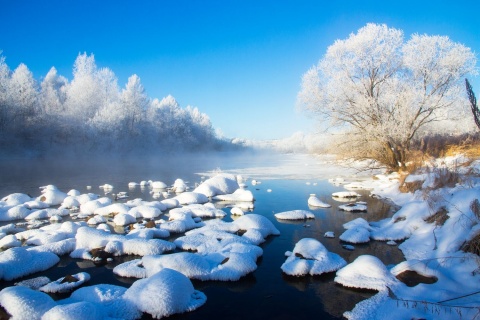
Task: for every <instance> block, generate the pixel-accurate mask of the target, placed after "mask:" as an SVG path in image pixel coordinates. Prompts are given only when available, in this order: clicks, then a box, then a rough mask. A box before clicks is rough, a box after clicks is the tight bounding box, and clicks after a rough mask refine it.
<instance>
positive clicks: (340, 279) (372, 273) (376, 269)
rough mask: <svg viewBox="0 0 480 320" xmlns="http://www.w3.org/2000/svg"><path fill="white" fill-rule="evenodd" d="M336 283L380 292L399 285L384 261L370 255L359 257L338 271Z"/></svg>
mask: <svg viewBox="0 0 480 320" xmlns="http://www.w3.org/2000/svg"><path fill="white" fill-rule="evenodd" d="M334 281H335V282H336V283H339V284H341V285H343V286H345V287H351V288H360V289H372V290H379V291H381V290H386V288H387V286H393V285H395V284H397V283H398V280H397V279H396V278H395V277H394V276H393V275H392V274H391V273H390V271H388V270H387V268H386V267H385V265H384V264H383V263H382V261H380V260H379V259H378V258H377V257H374V256H370V255H362V256H359V257H358V258H357V259H355V260H354V261H353V262H352V263H350V264H349V265H347V266H346V267H344V268H342V269H340V270H338V271H337V274H336V277H335V280H334Z"/></svg>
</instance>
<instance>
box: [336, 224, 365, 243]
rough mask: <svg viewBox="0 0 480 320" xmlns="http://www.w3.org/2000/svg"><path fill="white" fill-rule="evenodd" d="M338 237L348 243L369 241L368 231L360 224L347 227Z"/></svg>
mask: <svg viewBox="0 0 480 320" xmlns="http://www.w3.org/2000/svg"><path fill="white" fill-rule="evenodd" d="M339 238H340V240H342V241H345V242H349V243H367V242H369V241H370V231H368V229H366V228H364V227H362V226H356V227H352V228H350V229H347V230H346V231H345V232H344V233H342V234H341V235H340V237H339Z"/></svg>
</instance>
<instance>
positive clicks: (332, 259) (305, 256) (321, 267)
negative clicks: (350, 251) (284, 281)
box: [280, 238, 347, 276]
mask: <svg viewBox="0 0 480 320" xmlns="http://www.w3.org/2000/svg"><path fill="white" fill-rule="evenodd" d="M286 255H287V256H288V258H287V260H286V261H285V262H284V263H283V264H282V266H281V267H280V268H281V269H282V271H283V272H284V273H286V274H288V275H292V276H304V275H307V274H310V275H312V276H313V275H320V274H322V273H327V272H333V271H337V270H338V269H340V268H342V267H344V266H345V265H346V264H347V263H346V261H345V260H344V259H343V258H342V257H340V256H339V255H338V254H336V253H333V252H329V251H328V250H327V249H326V248H325V246H323V244H322V243H321V242H320V241H318V240H316V239H312V238H304V239H301V240H300V241H298V242H297V244H296V245H295V248H294V249H293V252H287V253H286Z"/></svg>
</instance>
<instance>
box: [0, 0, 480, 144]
mask: <svg viewBox="0 0 480 320" xmlns="http://www.w3.org/2000/svg"><path fill="white" fill-rule="evenodd" d="M368 22H374V23H386V24H387V25H388V26H390V27H395V28H398V29H402V30H403V31H404V32H405V35H406V37H407V38H408V36H409V35H410V34H412V33H421V34H423V33H426V34H432V35H433V34H439V35H448V36H449V37H450V38H451V39H452V40H454V41H457V42H461V43H463V44H465V45H466V46H468V47H470V48H472V49H473V50H474V51H475V52H476V53H477V54H478V53H479V52H480V1H478V0H468V1H418V0H416V1H385V0H383V1H358V0H357V1H301V0H295V1H281V0H276V1H270V0H269V1H261V0H256V1H250V0H238V1H231V0H218V1H210V0H203V1H200V0H191V1H185V0H171V1H161V0H158V1H153V0H152V1H142V0H137V1H128V2H127V1H100V0H95V1H91V0H82V1H75V0H72V1H65V0H61V1H58V0H55V1H25V0H0V50H3V55H4V56H5V57H6V59H7V60H6V62H7V64H8V65H9V67H10V68H11V69H14V68H16V67H17V66H18V64H19V63H21V62H23V63H25V64H26V65H27V66H28V67H29V69H30V70H31V71H32V72H33V73H34V76H35V78H36V79H40V78H41V77H43V76H44V75H46V73H47V72H48V70H49V69H50V68H51V67H52V66H55V67H56V68H57V70H58V71H59V73H60V74H62V75H64V76H66V77H67V78H69V79H71V78H72V66H73V62H74V60H75V58H76V57H77V55H78V53H83V52H87V53H88V54H90V53H93V54H94V55H95V59H96V62H97V66H99V67H108V68H110V69H112V70H113V71H114V72H115V74H116V75H117V77H118V78H119V84H120V86H124V84H125V83H126V81H127V78H128V77H129V76H130V75H132V74H134V73H135V74H138V75H139V76H140V78H141V80H142V83H143V85H144V87H145V88H146V90H147V93H148V95H149V96H150V97H152V98H162V97H164V96H166V95H168V94H171V95H173V96H174V97H175V98H176V99H177V101H178V102H179V103H180V105H181V106H183V107H185V106H187V105H192V106H196V107H198V108H199V109H200V111H202V112H205V113H207V114H208V115H209V116H210V119H211V120H212V123H213V125H214V126H215V127H216V128H220V129H221V130H222V131H223V132H224V134H225V135H226V136H227V137H244V138H257V139H270V138H283V137H287V136H290V135H291V134H293V133H294V132H296V131H305V132H308V131H313V130H314V122H313V121H312V120H310V119H308V117H307V115H305V114H302V113H300V112H298V111H296V109H295V100H296V95H297V92H298V90H299V87H300V81H301V76H302V74H303V73H304V72H305V71H307V69H308V68H310V67H311V66H312V65H314V64H316V63H317V61H318V60H319V59H320V58H321V57H322V55H323V54H324V53H325V51H326V49H327V47H328V46H329V45H330V44H332V43H333V42H334V41H335V40H336V39H345V38H346V37H348V35H349V34H350V33H352V32H356V31H357V30H358V29H359V28H361V27H363V26H364V25H365V24H367V23H368ZM472 80H473V81H471V82H472V83H473V87H474V90H475V91H476V92H477V96H480V85H479V83H480V81H479V80H478V77H477V78H476V79H472Z"/></svg>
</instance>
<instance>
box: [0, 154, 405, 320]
mask: <svg viewBox="0 0 480 320" xmlns="http://www.w3.org/2000/svg"><path fill="white" fill-rule="evenodd" d="M219 171H222V172H230V173H235V174H241V175H242V176H243V177H244V178H247V179H248V180H247V184H248V189H249V190H251V191H252V192H253V194H254V196H255V199H256V201H255V208H254V209H253V213H256V214H261V215H263V216H265V217H267V218H268V219H270V220H271V221H272V222H273V223H274V225H275V226H276V227H277V228H278V229H279V230H280V233H281V234H280V235H279V236H271V237H269V238H268V239H267V241H266V242H265V243H263V244H261V247H262V249H263V251H264V253H263V256H262V257H261V258H260V259H259V260H258V261H257V264H258V268H257V270H256V271H255V272H253V273H251V274H249V275H247V276H246V277H243V278H242V279H240V280H239V281H236V282H218V281H206V282H202V281H192V282H193V284H194V287H195V288H196V289H197V290H200V291H203V292H204V293H205V294H206V296H207V302H206V304H205V305H204V306H202V307H201V308H199V309H197V310H196V311H193V312H190V313H185V314H179V315H174V316H171V317H170V318H172V319H247V318H248V319H312V318H315V319H339V318H342V314H343V312H345V311H347V310H351V309H352V308H353V307H354V306H355V304H356V303H358V302H359V301H361V300H364V299H366V298H368V297H370V296H371V295H372V294H374V292H373V291H371V292H369V291H359V290H352V289H347V288H344V287H342V286H340V285H337V284H335V283H334V281H333V279H334V277H335V274H334V273H331V274H326V275H322V276H315V277H312V276H306V277H290V276H286V275H285V274H283V273H282V271H281V269H280V266H281V265H282V263H283V262H284V261H285V259H286V257H285V252H286V251H292V250H293V248H294V246H295V244H296V243H297V242H298V241H299V240H300V239H302V238H306V237H309V238H316V239H318V240H319V241H321V242H322V243H323V244H324V245H325V247H326V248H327V249H328V250H330V251H332V252H335V253H337V254H339V255H341V256H342V257H343V258H344V259H345V260H346V261H347V263H350V262H352V261H353V260H354V259H355V258H357V257H358V256H359V255H362V254H372V255H375V256H377V257H378V258H380V259H381V260H382V261H383V262H384V263H385V264H386V265H389V264H397V263H399V262H400V261H402V260H403V256H402V254H401V252H400V250H399V249H398V248H397V247H392V246H388V245H387V244H386V243H384V242H377V241H373V242H370V243H368V244H364V245H355V250H353V251H349V250H345V249H344V248H342V243H341V242H340V240H339V239H338V236H339V235H340V234H341V233H343V231H344V229H343V227H342V225H343V224H344V223H346V222H348V221H350V220H353V219H355V218H358V217H363V218H365V219H366V220H368V221H376V220H380V219H383V218H386V217H389V216H391V214H392V211H393V210H392V208H391V207H390V206H389V205H388V204H386V203H384V202H382V201H380V200H378V199H374V198H371V197H369V196H368V191H359V193H361V194H362V198H361V200H362V201H366V202H367V205H368V211H367V212H366V213H348V212H344V211H340V210H339V209H338V206H339V205H341V204H343V203H341V202H338V201H336V200H334V199H333V198H332V197H331V194H332V193H333V192H336V191H343V190H344V188H343V187H342V186H336V185H333V184H331V183H329V182H328V179H329V178H335V177H338V176H344V177H346V179H357V178H358V176H357V175H355V176H354V175H353V174H354V170H352V169H349V168H341V167H338V166H336V165H334V164H333V163H332V161H330V159H329V158H328V157H323V158H315V157H311V156H305V155H277V154H270V155H258V154H226V155H219V154H216V155H198V154H197V155H195V154H190V155H183V156H178V155H177V156H171V155H170V156H166V155H163V156H162V155H159V156H158V157H154V158H148V159H145V158H142V157H138V158H135V159H132V158H130V159H121V158H113V157H110V158H103V159H101V160H99V159H83V160H82V161H78V160H74V159H68V160H60V158H58V159H48V160H46V159H43V160H39V159H37V160H18V159H16V160H2V161H0V183H1V184H0V197H1V198H3V197H4V196H6V195H8V194H11V193H14V192H22V193H28V194H30V195H31V196H38V195H39V194H40V190H39V187H40V186H44V185H47V184H54V185H56V186H57V187H58V188H59V189H60V190H62V191H65V192H67V191H69V190H70V189H77V190H79V191H81V192H82V193H86V192H94V193H98V194H100V195H103V193H102V190H101V189H99V187H98V186H100V185H103V184H105V183H108V184H111V185H113V186H114V191H113V192H119V191H127V192H128V193H129V196H130V199H134V198H138V197H140V198H142V199H144V200H147V201H151V200H152V195H151V193H150V190H149V189H148V188H147V189H141V188H140V187H137V188H135V189H130V190H129V189H128V183H129V182H131V181H133V182H140V181H141V180H153V181H155V180H160V181H163V182H165V183H167V184H172V183H173V182H174V181H175V179H177V178H181V179H183V180H185V181H188V184H189V185H190V186H192V188H193V187H194V185H195V184H198V183H201V182H202V180H204V179H206V178H208V176H209V175H212V174H214V173H215V172H219ZM252 179H256V180H258V181H260V182H261V183H260V184H256V185H252V184H251V181H252ZM87 186H90V188H91V189H87ZM311 193H315V194H316V195H317V196H318V197H319V198H320V199H321V200H322V201H324V202H327V203H330V204H331V205H332V207H331V208H327V209H315V208H309V207H308V204H307V199H308V196H309V194H311ZM160 200H161V199H160ZM295 209H303V210H310V211H311V212H312V213H314V215H315V219H314V220H308V221H306V222H305V221H299V222H284V221H279V220H277V219H276V218H275V217H274V213H277V212H282V211H288V210H295ZM223 210H224V211H225V212H226V213H227V216H226V217H225V218H224V219H225V220H226V221H231V220H232V218H231V216H230V208H223ZM327 231H334V232H335V235H336V238H333V239H332V238H324V236H323V235H324V233H325V232H327ZM134 258H138V257H135V256H125V257H117V258H115V260H114V261H113V262H112V263H110V264H107V265H105V266H96V265H95V264H94V263H93V262H91V261H85V260H79V259H72V258H70V257H68V256H67V257H62V259H61V261H60V263H59V264H58V265H57V266H56V267H54V268H52V269H49V270H47V271H45V272H42V273H36V274H33V275H30V276H28V277H26V278H25V279H28V278H33V277H37V276H41V275H45V276H48V277H49V278H50V279H52V280H55V279H58V278H60V277H62V276H65V275H66V274H74V273H78V272H88V273H89V274H90V275H91V280H90V281H89V284H90V285H93V284H99V283H110V284H115V285H120V286H127V287H128V286H130V285H131V283H133V282H134V281H135V280H136V279H132V278H122V277H118V276H116V275H114V274H113V272H112V269H113V267H114V266H116V265H118V264H119V263H122V262H125V261H128V260H131V259H134ZM20 280H23V279H16V280H15V281H11V282H7V281H2V282H0V289H1V288H4V287H7V286H10V285H13V283H14V282H17V281H20ZM67 296H68V295H53V297H54V298H55V299H60V298H64V297H67ZM143 318H144V319H150V318H149V316H148V315H144V317H143Z"/></svg>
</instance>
